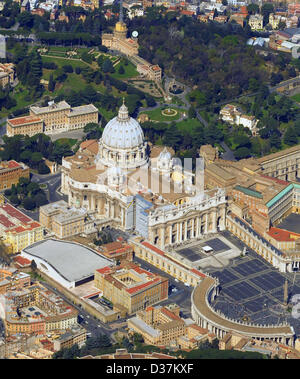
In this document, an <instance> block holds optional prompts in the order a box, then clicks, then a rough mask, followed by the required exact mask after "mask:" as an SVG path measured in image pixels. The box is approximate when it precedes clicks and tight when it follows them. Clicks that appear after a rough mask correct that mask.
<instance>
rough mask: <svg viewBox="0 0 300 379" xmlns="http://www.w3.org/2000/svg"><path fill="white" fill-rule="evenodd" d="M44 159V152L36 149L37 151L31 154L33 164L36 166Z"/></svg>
mask: <svg viewBox="0 0 300 379" xmlns="http://www.w3.org/2000/svg"><path fill="white" fill-rule="evenodd" d="M42 159H43V155H42V153H40V152H37V151H36V152H34V153H32V155H31V164H32V165H33V166H34V167H36V166H38V164H39V163H40V162H41V160H42Z"/></svg>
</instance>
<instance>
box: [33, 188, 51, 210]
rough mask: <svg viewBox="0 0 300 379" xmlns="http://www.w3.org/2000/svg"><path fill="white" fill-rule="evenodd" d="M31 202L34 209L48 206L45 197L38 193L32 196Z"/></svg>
mask: <svg viewBox="0 0 300 379" xmlns="http://www.w3.org/2000/svg"><path fill="white" fill-rule="evenodd" d="M33 201H34V202H35V205H36V207H38V208H39V207H41V206H42V205H45V204H48V200H47V197H46V195H45V194H44V193H41V192H40V193H38V194H37V195H35V196H34V198H33Z"/></svg>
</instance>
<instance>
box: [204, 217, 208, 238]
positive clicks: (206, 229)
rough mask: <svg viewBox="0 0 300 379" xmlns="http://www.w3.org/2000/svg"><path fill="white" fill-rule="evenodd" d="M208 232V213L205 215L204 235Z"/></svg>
mask: <svg viewBox="0 0 300 379" xmlns="http://www.w3.org/2000/svg"><path fill="white" fill-rule="evenodd" d="M207 232H208V213H206V214H205V229H204V233H205V234H206V233H207Z"/></svg>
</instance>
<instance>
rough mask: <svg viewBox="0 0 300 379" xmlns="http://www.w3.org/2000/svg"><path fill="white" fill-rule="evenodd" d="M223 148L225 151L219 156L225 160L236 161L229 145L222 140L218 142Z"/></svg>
mask: <svg viewBox="0 0 300 379" xmlns="http://www.w3.org/2000/svg"><path fill="white" fill-rule="evenodd" d="M220 145H221V146H222V147H223V149H224V150H225V153H223V154H222V155H221V158H222V159H224V160H226V161H236V159H235V157H234V154H233V152H232V151H231V150H230V149H229V147H228V146H227V145H226V143H225V142H224V141H223V142H221V144H220Z"/></svg>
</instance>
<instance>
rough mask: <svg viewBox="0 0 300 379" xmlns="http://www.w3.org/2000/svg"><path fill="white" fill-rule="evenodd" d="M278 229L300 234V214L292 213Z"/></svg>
mask: <svg viewBox="0 0 300 379" xmlns="http://www.w3.org/2000/svg"><path fill="white" fill-rule="evenodd" d="M278 228H281V229H286V230H289V231H290V232H294V233H300V214H296V213H291V214H290V215H289V216H287V217H286V218H285V219H284V220H283V221H282V222H281V223H280V224H279V225H278Z"/></svg>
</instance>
